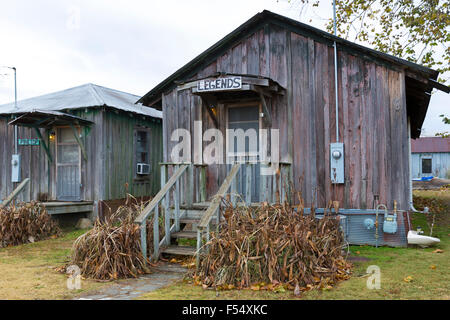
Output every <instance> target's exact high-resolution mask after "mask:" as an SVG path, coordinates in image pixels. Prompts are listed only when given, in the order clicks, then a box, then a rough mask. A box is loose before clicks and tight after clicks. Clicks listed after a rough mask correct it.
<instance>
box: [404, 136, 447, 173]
mask: <svg viewBox="0 0 450 320" xmlns="http://www.w3.org/2000/svg"><path fill="white" fill-rule="evenodd" d="M411 154H412V155H411V156H412V159H411V162H412V178H413V179H414V178H421V177H430V176H433V177H437V178H441V179H450V138H441V137H425V138H419V139H415V140H411Z"/></svg>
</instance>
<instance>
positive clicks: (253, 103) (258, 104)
mask: <svg viewBox="0 0 450 320" xmlns="http://www.w3.org/2000/svg"><path fill="white" fill-rule="evenodd" d="M241 107H257V109H258V132H257V133H256V135H257V137H258V146H259V147H258V150H257V152H258V157H257V158H258V159H259V148H260V147H261V146H260V141H259V139H260V135H259V130H260V129H262V126H263V119H262V118H261V113H262V103H261V101H259V100H255V101H249V102H233V103H225V104H224V112H225V130H227V129H229V109H231V108H233V109H235V108H241ZM226 137H227V135H226V131H225V139H224V141H225V159H226V161H228V152H227V150H228V140H227V138H226ZM258 161H259V160H258ZM227 167H228V165H227ZM227 171H228V169H227ZM257 174H259V177H258V180H259V181H261V169H259V173H257ZM255 191H256V193H255V197H256V201H261V185H260V183H259V185H258V186H256V189H255ZM251 193H252V192H251ZM251 198H253V197H251ZM252 201H253V199H252Z"/></svg>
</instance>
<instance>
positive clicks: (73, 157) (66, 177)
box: [56, 128, 81, 201]
mask: <svg viewBox="0 0 450 320" xmlns="http://www.w3.org/2000/svg"><path fill="white" fill-rule="evenodd" d="M80 162H81V158H80V146H79V145H78V143H77V141H76V139H75V136H74V134H73V130H72V128H57V132H56V199H57V200H61V201H80V200H81V181H80V180H81V178H80V176H81V175H80Z"/></svg>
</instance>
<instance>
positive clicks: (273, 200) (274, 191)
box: [272, 173, 278, 203]
mask: <svg viewBox="0 0 450 320" xmlns="http://www.w3.org/2000/svg"><path fill="white" fill-rule="evenodd" d="M277 189H278V188H277V174H276V173H274V174H273V175H272V202H273V203H275V202H276V201H277V197H276V194H277Z"/></svg>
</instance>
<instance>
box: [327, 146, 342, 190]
mask: <svg viewBox="0 0 450 320" xmlns="http://www.w3.org/2000/svg"><path fill="white" fill-rule="evenodd" d="M330 165H331V183H344V182H345V176H344V144H343V143H342V142H335V143H332V144H331V145H330Z"/></svg>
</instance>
